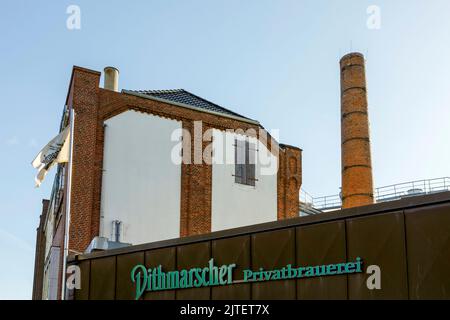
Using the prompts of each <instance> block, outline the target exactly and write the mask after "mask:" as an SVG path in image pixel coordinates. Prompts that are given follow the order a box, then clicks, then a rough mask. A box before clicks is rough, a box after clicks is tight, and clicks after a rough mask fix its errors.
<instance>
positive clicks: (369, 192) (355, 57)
mask: <svg viewBox="0 0 450 320" xmlns="http://www.w3.org/2000/svg"><path fill="white" fill-rule="evenodd" d="M340 67H341V143H342V146H341V148H342V149H341V156H342V194H341V196H342V207H343V208H352V207H358V206H364V205H368V204H372V203H373V202H374V197H373V181H372V160H371V155H370V135H369V116H368V112H367V90H366V76H365V67H364V56H363V55H362V54H361V53H349V54H347V55H345V56H344V57H342V59H341V61H340Z"/></svg>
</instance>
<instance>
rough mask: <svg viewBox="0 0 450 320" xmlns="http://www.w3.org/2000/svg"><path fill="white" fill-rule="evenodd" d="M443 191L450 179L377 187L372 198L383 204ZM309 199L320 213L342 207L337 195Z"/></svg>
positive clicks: (447, 187)
mask: <svg viewBox="0 0 450 320" xmlns="http://www.w3.org/2000/svg"><path fill="white" fill-rule="evenodd" d="M444 191H450V177H442V178H436V179H426V180H416V181H410V182H404V183H397V184H393V185H390V186H384V187H379V188H376V189H375V194H374V196H375V200H376V202H385V201H393V200H398V199H403V198H407V197H414V196H418V195H424V194H430V193H437V192H444ZM308 195H309V194H308ZM309 197H310V198H312V199H310V198H309V199H310V201H309V202H307V203H308V204H309V205H311V206H312V207H313V208H315V209H317V210H320V211H329V210H336V209H339V208H341V206H342V201H341V197H340V195H338V194H335V195H331V196H323V197H311V196H309ZM300 199H302V192H300ZM300 201H302V200H300Z"/></svg>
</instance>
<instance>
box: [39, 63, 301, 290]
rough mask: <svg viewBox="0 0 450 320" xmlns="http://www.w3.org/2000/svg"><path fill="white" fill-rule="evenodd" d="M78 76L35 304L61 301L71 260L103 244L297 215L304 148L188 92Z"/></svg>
mask: <svg viewBox="0 0 450 320" xmlns="http://www.w3.org/2000/svg"><path fill="white" fill-rule="evenodd" d="M105 75H106V76H105V88H101V87H100V78H101V73H100V72H97V71H93V70H88V69H84V68H80V67H74V68H73V71H72V76H71V81H70V85H69V91H68V95H67V100H66V104H65V108H64V112H63V116H62V120H61V125H60V131H62V130H63V129H64V128H66V127H67V126H70V129H71V135H70V138H71V153H70V161H69V163H67V164H65V165H59V166H58V170H57V173H56V178H55V181H54V186H53V191H52V195H51V197H50V199H49V201H46V202H44V208H43V214H42V216H41V223H40V226H39V228H38V234H37V251H36V252H37V253H36V266H35V285H34V293H33V297H34V298H35V299H60V298H62V297H63V296H64V286H63V283H64V277H65V272H63V270H65V268H66V258H67V256H68V255H72V254H79V253H83V252H85V251H86V250H87V249H88V250H89V248H90V249H92V248H93V247H92V246H93V240H94V239H97V238H98V237H100V238H102V239H107V241H110V242H113V243H120V244H130V245H137V244H143V243H149V242H155V241H162V240H168V239H173V238H180V237H186V236H191V235H199V234H206V233H209V232H212V231H220V230H226V229H231V228H237V227H243V226H247V225H252V224H257V223H264V222H271V221H276V220H282V219H287V218H292V217H296V216H298V210H299V209H298V208H299V189H300V186H301V183H302V174H301V172H302V170H301V149H299V148H297V147H293V146H288V145H283V144H280V143H278V142H277V141H276V140H275V139H274V138H273V137H272V136H271V135H270V134H269V133H268V132H267V131H266V130H265V129H264V128H263V127H262V126H261V124H260V123H259V122H258V121H255V120H253V119H249V118H247V117H244V116H242V115H240V114H238V113H235V112H233V111H230V110H228V109H226V108H223V107H221V106H218V105H216V104H214V103H212V102H209V101H207V100H205V99H203V98H201V97H198V96H196V95H194V94H192V93H190V92H187V91H185V90H181V89H179V90H163V91H130V90H122V91H121V92H119V91H118V90H117V87H118V78H117V77H118V71H117V70H115V69H113V68H107V69H105Z"/></svg>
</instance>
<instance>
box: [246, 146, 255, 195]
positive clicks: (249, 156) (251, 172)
mask: <svg viewBox="0 0 450 320" xmlns="http://www.w3.org/2000/svg"><path fill="white" fill-rule="evenodd" d="M245 146H246V148H245V149H246V150H245V153H246V161H245V166H246V170H245V172H246V179H247V181H246V184H247V185H249V186H255V181H256V179H255V173H256V150H255V144H253V143H250V142H248V141H246V145H245Z"/></svg>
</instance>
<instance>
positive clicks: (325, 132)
mask: <svg viewBox="0 0 450 320" xmlns="http://www.w3.org/2000/svg"><path fill="white" fill-rule="evenodd" d="M72 4H75V5H78V6H79V7H80V9H81V29H80V30H69V29H67V27H66V19H67V18H68V14H66V9H67V7H68V6H69V5H72ZM370 5H377V6H379V8H380V9H381V29H379V30H372V29H368V28H367V24H366V22H367V19H368V17H369V15H368V14H367V12H366V10H367V7H368V6H370ZM449 13H450V2H449V1H448V0H433V1H424V0H423V1H422V0H408V1H406V0H396V1H381V0H372V1H365V0H339V1H338V0H334V1H333V0H321V1H319V0H311V1H303V0H292V1H287V0H284V1H281V0H278V1H262V0H253V1H234V0H226V1H207V0H205V1H199V0H197V1H181V0H178V1H173V0H164V1H162V0H161V1H148V0H147V1H138V0H133V1H106V0H104V1H100V0H97V1H76V0H73V1H39V2H38V1H23V0H21V1H19V0H15V1H2V10H1V12H0V30H1V31H0V32H1V41H0V70H1V71H0V72H1V75H2V76H1V77H0V93H1V95H0V96H1V107H0V119H1V120H0V121H1V126H0V145H1V150H2V151H1V157H0V166H1V168H2V170H1V176H2V181H3V183H2V184H1V185H0V200H1V201H0V214H1V221H2V223H1V224H0V253H1V256H2V262H1V264H0V299H7V298H9V299H11V298H19V299H28V298H30V297H31V290H32V278H33V264H34V245H35V236H36V234H35V230H36V227H37V224H38V218H39V214H40V206H41V199H42V198H45V197H48V196H49V193H50V188H51V182H52V179H51V178H52V176H51V175H50V176H49V177H48V178H47V180H46V181H45V182H44V184H43V185H42V187H41V188H40V189H34V183H33V177H34V175H35V171H34V169H33V168H32V167H31V165H30V162H31V160H32V159H33V158H34V156H35V155H36V153H37V152H38V151H39V149H40V148H41V147H42V146H43V145H44V144H45V143H47V142H48V140H50V139H51V138H52V137H53V136H54V135H56V133H57V130H58V125H59V120H60V116H61V112H62V108H63V104H64V102H65V97H66V94H67V88H68V84H69V77H70V74H71V69H72V66H73V65H79V66H83V67H86V68H91V69H94V70H99V71H101V70H103V67H105V66H107V65H112V66H116V67H117V68H119V69H120V71H121V73H120V84H119V86H120V88H121V89H170V88H184V89H187V90H189V91H191V92H193V93H195V94H197V95H200V96H203V97H205V98H207V99H209V100H211V101H213V102H216V103H218V104H219V105H223V106H225V107H228V108H230V109H232V110H234V111H237V112H239V113H241V114H243V115H246V116H248V117H251V118H255V119H257V120H259V121H260V122H261V123H262V124H263V125H264V126H265V127H266V128H268V129H271V128H274V129H280V140H281V142H284V143H287V144H292V145H296V146H299V147H301V148H302V149H303V150H304V153H303V187H304V188H305V189H306V190H307V191H308V192H309V193H311V194H313V195H315V196H319V195H327V194H335V193H338V192H339V186H340V120H339V116H340V109H339V108H340V102H339V90H340V89H339V65H338V61H339V58H340V56H342V55H343V54H345V53H347V52H349V51H360V52H362V53H364V54H365V55H366V58H367V82H368V92H369V108H370V109H369V111H370V120H371V135H372V136H371V138H372V156H373V167H374V179H375V185H376V186H383V185H387V184H393V183H397V182H404V181H409V180H415V179H425V178H434V177H441V176H449V175H450V170H449V169H450V168H449V167H450V165H449V164H450V148H449V140H450V126H449V125H448V122H449V119H450V58H449V57H450V45H449V43H450V41H449V40H450V39H449V38H450V19H448V16H449Z"/></svg>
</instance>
